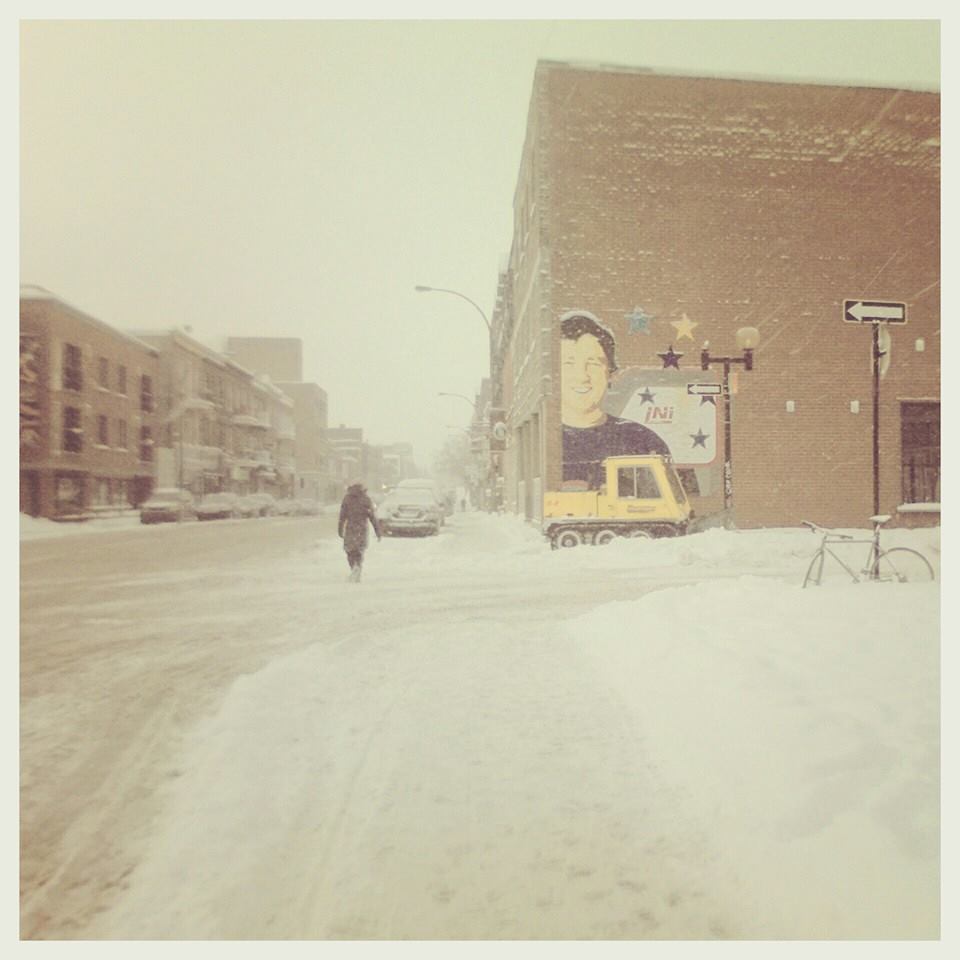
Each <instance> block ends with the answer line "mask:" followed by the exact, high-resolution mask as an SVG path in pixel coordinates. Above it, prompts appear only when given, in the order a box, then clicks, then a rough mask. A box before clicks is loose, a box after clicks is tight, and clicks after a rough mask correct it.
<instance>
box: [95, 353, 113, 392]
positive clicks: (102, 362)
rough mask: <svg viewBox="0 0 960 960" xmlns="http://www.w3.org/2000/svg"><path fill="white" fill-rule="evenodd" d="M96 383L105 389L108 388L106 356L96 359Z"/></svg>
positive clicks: (108, 369)
mask: <svg viewBox="0 0 960 960" xmlns="http://www.w3.org/2000/svg"><path fill="white" fill-rule="evenodd" d="M97 384H98V385H99V386H101V387H103V388H104V389H105V390H109V389H110V361H109V360H108V359H107V358H106V357H100V358H98V360H97Z"/></svg>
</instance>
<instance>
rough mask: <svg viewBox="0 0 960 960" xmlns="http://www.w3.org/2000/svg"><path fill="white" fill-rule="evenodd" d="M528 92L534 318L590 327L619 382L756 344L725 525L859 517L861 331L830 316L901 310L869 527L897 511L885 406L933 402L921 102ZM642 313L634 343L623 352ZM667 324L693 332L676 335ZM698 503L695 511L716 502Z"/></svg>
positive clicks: (931, 267) (933, 248) (925, 120)
mask: <svg viewBox="0 0 960 960" xmlns="http://www.w3.org/2000/svg"><path fill="white" fill-rule="evenodd" d="M536 87H537V91H535V95H534V99H533V107H534V109H538V110H541V111H542V112H543V114H544V115H543V116H541V117H539V118H538V120H537V123H538V129H539V131H540V135H539V137H538V138H537V140H536V148H537V150H538V151H539V152H540V156H539V162H538V169H537V176H538V179H539V186H540V190H539V193H538V196H539V198H540V210H541V217H542V225H541V236H540V244H541V246H542V247H543V248H544V249H543V251H542V253H541V259H542V260H543V261H545V262H548V263H549V283H547V284H545V285H544V290H545V293H546V299H545V304H546V307H547V313H548V314H549V315H550V316H551V317H553V318H557V317H559V316H560V315H561V314H562V313H563V312H564V311H566V310H568V309H572V308H574V307H582V308H586V309H588V310H591V311H592V312H594V313H596V314H598V315H599V316H600V317H601V318H602V319H603V320H604V321H605V322H606V323H607V324H608V325H609V326H610V327H611V328H613V330H614V332H615V334H616V338H617V345H618V353H619V360H620V362H621V363H622V364H624V365H641V366H643V365H648V366H651V367H654V368H660V367H661V366H662V364H661V361H660V360H659V359H658V358H657V356H656V352H657V351H664V350H666V348H667V347H668V346H669V345H670V344H671V343H672V345H673V346H674V349H675V350H676V351H677V352H683V353H684V357H683V359H682V360H681V361H680V363H681V371H683V370H684V369H686V370H688V371H692V370H697V371H699V352H700V347H701V344H702V342H703V341H704V340H709V341H710V349H711V352H712V353H714V354H715V355H716V354H723V353H731V354H734V355H738V351H737V349H736V345H735V331H736V329H737V328H738V327H741V326H746V325H749V326H754V327H757V328H758V329H759V330H760V334H761V340H760V345H759V347H758V349H757V351H756V354H755V356H756V367H755V369H754V370H753V371H752V372H750V373H740V374H739V375H738V376H736V377H735V380H736V388H737V393H736V395H735V397H734V399H733V420H734V422H733V449H734V456H733V464H734V499H735V507H736V515H737V521H738V523H739V524H740V525H741V526H757V525H778V524H785V523H786V524H792V523H796V522H798V521H799V520H800V519H803V518H810V519H814V520H817V521H819V522H821V523H824V524H841V523H847V524H861V523H862V522H863V520H864V519H865V518H866V516H868V515H869V513H870V512H872V497H873V493H872V490H873V487H872V435H873V432H872V414H871V409H872V408H871V396H872V380H871V366H870V350H871V331H870V330H869V329H868V328H867V327H866V326H864V327H861V326H858V325H852V324H846V323H844V322H843V321H842V319H841V316H842V302H843V300H844V299H846V298H861V297H862V298H865V299H877V300H897V301H904V302H906V303H907V304H908V316H909V320H908V323H907V324H906V325H904V326H902V327H895V328H893V329H892V334H893V354H892V360H891V364H890V368H889V371H888V373H887V375H886V377H885V378H884V380H883V381H882V386H881V421H880V422H881V457H880V463H881V474H882V475H881V509H882V510H883V511H885V512H894V511H895V509H896V506H897V505H898V504H899V503H900V500H901V496H900V422H899V418H900V402H901V400H902V399H904V398H924V397H928V398H936V397H938V395H939V375H940V372H939V327H940V322H939V286H938V281H939V95H937V94H931V93H918V92H907V91H894V90H883V89H866V88H852V87H829V86H818V85H810V84H803V85H796V84H777V83H758V82H748V81H737V80H713V79H703V78H690V77H665V76H658V75H655V74H650V73H635V72H629V71H604V70H588V69H581V68H571V67H567V66H563V65H556V64H541V65H540V68H539V69H538V73H537V80H536ZM532 148H533V147H532V143H531V141H530V140H529V139H528V144H527V150H528V151H529V150H531V149H532ZM514 299H515V300H516V299H517V291H516V290H515V291H514ZM638 306H639V307H642V309H643V310H644V312H645V313H646V314H648V315H649V316H650V317H651V318H652V319H651V322H650V324H649V333H640V332H633V333H631V332H630V329H629V323H628V320H627V315H628V314H629V313H630V312H631V311H632V310H633V308H634V307H638ZM684 316H686V317H687V318H689V319H690V320H691V321H692V322H693V323H695V324H696V326H695V328H694V329H693V331H692V335H691V336H687V337H678V331H677V329H676V328H675V327H673V326H671V322H677V321H680V320H681V318H682V317H684ZM917 338H923V339H924V341H925V347H926V349H925V350H924V351H923V352H917V351H916V350H915V349H914V343H915V341H916V339H917ZM556 346H557V345H556V342H555V343H554V344H553V354H552V357H551V367H550V372H551V374H552V376H553V377H554V382H556V383H558V382H559V363H558V356H557V349H556ZM515 363H516V358H514V364H515ZM787 400H792V401H794V405H795V412H794V413H787V411H786V401H787ZM852 400H858V401H859V403H860V413H859V414H853V413H851V412H850V402H851V401H852ZM548 403H549V406H548V414H549V413H552V414H553V416H549V415H548V417H547V418H546V419H545V424H544V425H545V428H546V431H547V435H546V436H545V450H546V458H547V482H548V486H549V485H550V484H553V483H557V482H558V480H559V469H560V467H559V452H560V442H559V427H558V422H559V417H558V416H557V414H558V408H559V400H558V398H557V397H556V396H553V397H551V398H550V400H549V402H548ZM716 469H719V467H716ZM714 489H715V490H717V491H718V492H717V494H715V495H713V496H712V497H710V498H707V500H706V501H705V502H704V503H703V504H701V505H700V508H701V510H711V509H715V508H717V507H718V506H719V505H720V504H721V497H720V495H719V491H720V490H721V486H720V484H719V483H717V484H716V485H715V487H714Z"/></svg>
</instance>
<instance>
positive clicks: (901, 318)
mask: <svg viewBox="0 0 960 960" xmlns="http://www.w3.org/2000/svg"><path fill="white" fill-rule="evenodd" d="M843 320H844V323H859V324H864V323H869V324H870V325H871V326H872V327H873V345H872V348H871V363H872V370H873V513H874V515H876V514H878V513H879V512H880V360H881V359H882V358H883V357H884V356H885V355H886V353H887V351H886V349H881V347H880V325H881V324H887V323H897V324H900V323H906V322H907V305H906V304H905V303H903V302H901V301H898V300H844V301H843Z"/></svg>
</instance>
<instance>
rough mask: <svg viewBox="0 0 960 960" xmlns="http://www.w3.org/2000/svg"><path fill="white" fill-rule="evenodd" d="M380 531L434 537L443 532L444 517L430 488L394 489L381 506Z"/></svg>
mask: <svg viewBox="0 0 960 960" xmlns="http://www.w3.org/2000/svg"><path fill="white" fill-rule="evenodd" d="M377 517H378V519H379V523H380V532H381V533H382V534H384V536H393V535H394V534H397V533H421V534H428V535H430V536H434V535H435V534H437V533H439V532H440V525H441V524H442V523H443V516H442V514H441V511H440V508H439V506H438V505H437V501H436V499H435V498H434V496H433V492H432V491H430V490H416V489H412V490H411V489H407V490H400V489H397V490H394V491H393V492H392V493H389V494H387V496H386V497H384V499H383V501H382V502H381V503H380V505H379V506H378V507H377Z"/></svg>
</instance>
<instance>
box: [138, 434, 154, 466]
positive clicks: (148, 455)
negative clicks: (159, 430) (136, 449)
mask: <svg viewBox="0 0 960 960" xmlns="http://www.w3.org/2000/svg"><path fill="white" fill-rule="evenodd" d="M140 459H141V460H143V461H144V462H149V461H150V460H152V459H153V436H152V435H151V432H150V428H149V427H141V428H140Z"/></svg>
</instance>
